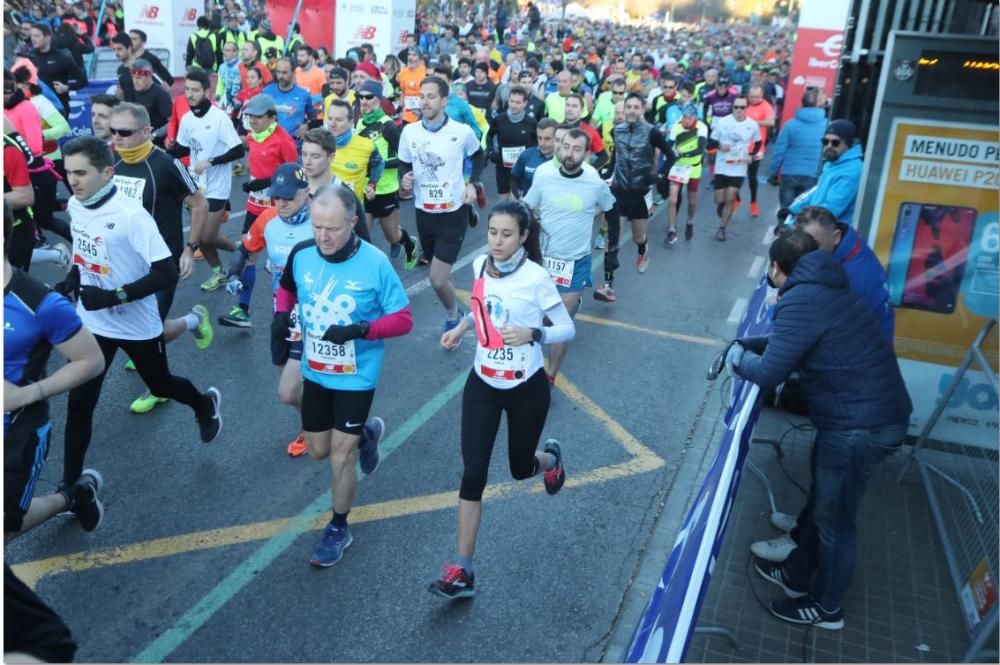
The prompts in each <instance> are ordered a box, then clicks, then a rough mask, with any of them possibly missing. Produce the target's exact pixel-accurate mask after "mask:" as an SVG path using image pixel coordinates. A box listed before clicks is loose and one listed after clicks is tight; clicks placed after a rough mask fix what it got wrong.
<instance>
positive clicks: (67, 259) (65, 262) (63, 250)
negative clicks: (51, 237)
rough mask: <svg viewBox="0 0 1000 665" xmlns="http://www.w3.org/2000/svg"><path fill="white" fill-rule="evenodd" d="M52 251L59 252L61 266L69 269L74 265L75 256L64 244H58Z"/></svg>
mask: <svg viewBox="0 0 1000 665" xmlns="http://www.w3.org/2000/svg"><path fill="white" fill-rule="evenodd" d="M52 249H54V250H56V251H57V252H59V265H60V266H62V267H63V268H67V269H68V268H69V267H70V264H72V263H73V255H72V253H71V252H70V251H69V247H67V246H66V245H65V244H64V243H61V242H57V243H56V244H54V245H53V246H52Z"/></svg>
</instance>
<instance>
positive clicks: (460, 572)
mask: <svg viewBox="0 0 1000 665" xmlns="http://www.w3.org/2000/svg"><path fill="white" fill-rule="evenodd" d="M443 569H444V576H443V577H441V579H439V580H434V581H433V582H431V584H430V586H429V587H427V590H428V591H430V592H431V593H433V594H436V595H438V596H441V597H442V598H448V599H451V600H454V599H455V598H472V597H473V596H475V595H476V576H475V574H473V573H468V574H466V572H465V568H462V567H461V566H449V565H445V566H443Z"/></svg>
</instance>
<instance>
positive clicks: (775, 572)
mask: <svg viewBox="0 0 1000 665" xmlns="http://www.w3.org/2000/svg"><path fill="white" fill-rule="evenodd" d="M753 567H754V570H756V571H757V574H758V575H760V576H761V577H763V578H764V579H765V580H767V581H768V582H770V583H771V584H773V585H775V586H776V587H778V588H779V589H781V590H782V591H784V592H785V595H786V596H788V597H789V598H804V597H806V596H808V595H809V591H808V590H807V589H796V588H795V587H794V585H793V584H792V581H791V580H790V579H788V575H786V574H785V571H784V569H783V568H782V564H781V563H774V562H771V561H759V560H758V561H754V563H753Z"/></svg>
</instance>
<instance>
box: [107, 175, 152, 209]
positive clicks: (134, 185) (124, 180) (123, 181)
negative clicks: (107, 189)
mask: <svg viewBox="0 0 1000 665" xmlns="http://www.w3.org/2000/svg"><path fill="white" fill-rule="evenodd" d="M115 186H116V187H117V188H118V191H119V192H121V193H122V194H124V195H125V196H127V197H129V198H130V199H132V200H133V201H138V202H139V203H142V194H143V192H145V191H146V179H145V178H133V177H130V176H125V175H117V174H116V175H115Z"/></svg>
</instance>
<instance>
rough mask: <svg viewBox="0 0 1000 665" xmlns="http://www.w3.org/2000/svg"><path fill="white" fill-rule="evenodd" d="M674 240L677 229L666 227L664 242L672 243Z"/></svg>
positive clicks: (675, 240) (675, 239)
mask: <svg viewBox="0 0 1000 665" xmlns="http://www.w3.org/2000/svg"><path fill="white" fill-rule="evenodd" d="M675 242H677V230H676V229H668V230H667V240H666V243H667V244H668V245H673V244H674V243H675Z"/></svg>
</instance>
